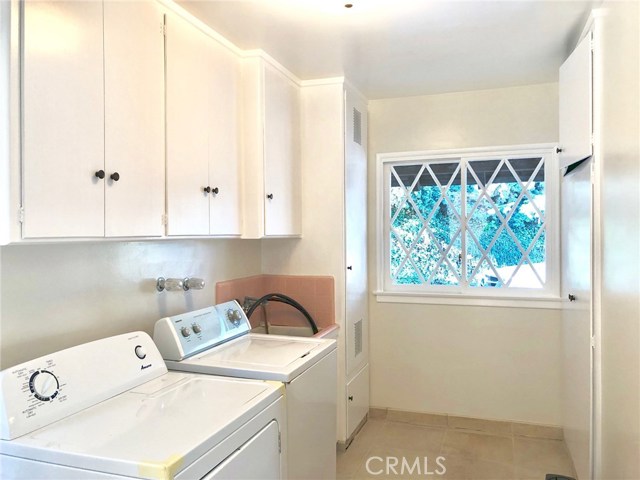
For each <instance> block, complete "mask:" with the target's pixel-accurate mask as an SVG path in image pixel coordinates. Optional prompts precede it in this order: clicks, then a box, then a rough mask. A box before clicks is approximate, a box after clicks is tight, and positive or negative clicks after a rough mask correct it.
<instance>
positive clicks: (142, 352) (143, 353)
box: [134, 345, 147, 360]
mask: <svg viewBox="0 0 640 480" xmlns="http://www.w3.org/2000/svg"><path fill="white" fill-rule="evenodd" d="M134 351H135V352H136V357H138V358H139V359H140V360H142V359H143V358H145V357H146V356H147V351H146V350H145V349H144V347H143V346H142V345H136V348H135V349H134Z"/></svg>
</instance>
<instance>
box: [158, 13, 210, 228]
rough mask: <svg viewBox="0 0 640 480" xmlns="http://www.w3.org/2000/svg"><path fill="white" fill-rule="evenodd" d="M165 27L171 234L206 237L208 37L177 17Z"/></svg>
mask: <svg viewBox="0 0 640 480" xmlns="http://www.w3.org/2000/svg"><path fill="white" fill-rule="evenodd" d="M166 21H167V34H166V69H167V85H166V88H167V92H166V96H167V214H168V226H167V233H168V235H208V234H209V195H208V194H206V193H205V192H204V191H203V189H204V188H205V187H207V186H209V185H208V180H209V159H208V155H209V137H208V132H209V129H210V125H211V111H210V108H209V104H210V103H209V91H210V88H209V85H207V78H206V73H205V72H206V60H205V59H206V58H207V55H208V48H207V46H208V43H207V40H208V37H207V36H206V35H205V34H204V33H202V32H201V31H200V30H198V29H197V28H196V27H194V26H193V25H191V24H189V23H187V22H186V21H185V20H183V19H181V18H180V17H178V16H177V15H174V14H167V19H166Z"/></svg>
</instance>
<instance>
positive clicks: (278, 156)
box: [264, 65, 300, 236]
mask: <svg viewBox="0 0 640 480" xmlns="http://www.w3.org/2000/svg"><path fill="white" fill-rule="evenodd" d="M264 96H265V99H264V102H265V107H264V108H265V120H264V121H265V125H264V155H265V195H273V198H272V199H269V198H265V227H264V231H265V235H267V236H269V235H274V236H277V235H299V234H300V135H299V125H300V112H299V108H300V107H299V105H300V101H299V92H298V88H297V87H296V85H295V84H293V82H291V81H290V80H289V79H288V78H286V77H285V76H284V75H283V74H281V73H280V72H278V71H277V70H275V69H274V68H273V67H271V66H270V65H265V74H264Z"/></svg>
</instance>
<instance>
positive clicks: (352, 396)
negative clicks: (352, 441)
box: [347, 364, 369, 438]
mask: <svg viewBox="0 0 640 480" xmlns="http://www.w3.org/2000/svg"><path fill="white" fill-rule="evenodd" d="M368 413H369V365H368V364H367V365H365V367H364V368H363V369H362V370H361V371H360V372H358V373H357V375H356V376H355V377H353V379H351V380H350V381H349V383H347V438H349V437H350V436H351V435H352V434H353V432H354V431H355V430H356V428H357V427H358V425H360V422H362V419H364V417H365V416H366V415H367V414H368Z"/></svg>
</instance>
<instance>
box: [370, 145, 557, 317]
mask: <svg viewBox="0 0 640 480" xmlns="http://www.w3.org/2000/svg"><path fill="white" fill-rule="evenodd" d="M556 147H557V145H556V144H554V143H544V144H529V145H505V146H496V147H480V148H464V149H447V150H425V151H413V152H390V153H378V154H377V155H376V222H375V224H376V267H377V271H376V276H377V288H376V291H374V294H375V295H376V298H377V301H378V302H392V303H430V304H448V305H451V304H453V305H478V306H507V307H508V306H519V307H525V306H526V307H531V308H560V305H561V302H560V296H559V295H560V225H559V221H560V183H559V181H560V180H559V166H558V165H559V159H558V154H557V152H556ZM527 155H532V156H533V155H534V156H543V157H544V158H545V163H544V168H545V191H546V192H547V196H546V204H545V221H546V222H547V227H546V228H547V230H546V270H547V271H546V281H545V287H544V288H542V289H539V290H534V289H522V288H501V289H481V288H478V290H474V291H473V292H472V293H471V292H469V291H453V290H454V289H452V288H444V289H443V288H438V287H426V288H425V286H422V285H391V284H390V282H388V281H387V277H388V274H389V270H388V265H387V256H388V252H387V250H388V249H389V234H390V233H389V228H390V226H389V224H388V223H389V222H388V219H386V218H385V216H386V215H387V212H386V210H385V209H386V207H387V205H388V202H389V188H388V186H387V185H386V183H385V167H386V166H389V165H393V166H395V165H402V164H412V163H416V162H422V161H425V160H437V161H443V162H447V161H449V162H450V161H452V160H460V159H463V158H464V159H467V160H468V159H474V160H483V159H492V160H495V159H496V158H501V159H502V158H509V157H517V156H527ZM427 288H428V290H427Z"/></svg>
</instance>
